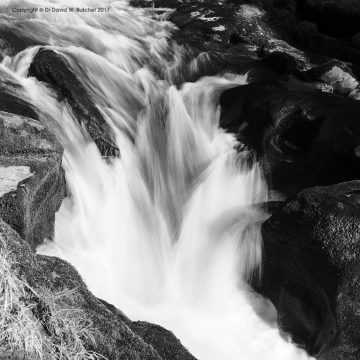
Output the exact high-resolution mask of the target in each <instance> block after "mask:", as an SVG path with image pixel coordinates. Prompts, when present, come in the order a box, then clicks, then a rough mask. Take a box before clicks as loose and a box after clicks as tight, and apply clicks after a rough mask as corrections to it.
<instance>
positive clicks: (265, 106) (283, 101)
mask: <svg viewBox="0 0 360 360" xmlns="http://www.w3.org/2000/svg"><path fill="white" fill-rule="evenodd" d="M220 104H221V106H222V114H221V120H220V121H221V122H220V125H221V126H222V127H223V128H225V129H228V130H229V131H230V132H234V133H236V134H237V136H238V138H239V140H241V141H242V142H243V143H244V144H245V145H247V146H248V147H249V148H250V149H252V150H254V151H255V152H256V153H257V154H258V155H259V157H260V158H261V159H263V161H264V167H265V171H266V173H267V174H268V180H269V182H270V187H271V188H273V189H275V190H278V191H281V192H283V193H285V194H287V195H289V194H294V193H296V192H297V191H299V190H301V189H303V188H305V187H309V186H314V185H322V184H324V185H328V184H334V183H337V182H341V181H347V180H353V179H358V178H360V162H359V161H360V160H359V158H358V155H357V147H358V146H359V144H360V127H359V122H358V114H359V112H360V103H359V102H358V101H354V100H352V99H349V98H345V97H341V96H336V95H333V94H331V93H326V92H322V91H319V90H317V89H316V88H315V86H313V88H311V87H310V86H308V87H306V85H304V84H302V83H299V84H297V83H295V85H292V84H291V83H288V84H281V83H275V82H273V83H269V82H261V83H253V84H249V85H246V86H240V87H236V88H233V89H230V90H227V91H225V92H224V93H223V94H222V96H221V99H220Z"/></svg>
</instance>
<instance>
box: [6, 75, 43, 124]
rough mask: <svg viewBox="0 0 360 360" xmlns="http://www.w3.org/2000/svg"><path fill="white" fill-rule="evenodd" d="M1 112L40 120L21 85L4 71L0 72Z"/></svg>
mask: <svg viewBox="0 0 360 360" xmlns="http://www.w3.org/2000/svg"><path fill="white" fill-rule="evenodd" d="M0 111H4V112H8V113H12V114H16V115H20V116H24V117H28V118H31V119H35V120H37V119H38V115H37V113H36V111H35V109H34V107H33V106H32V105H31V104H30V102H29V101H28V100H27V98H26V96H25V95H24V93H23V90H22V87H21V85H20V84H19V83H18V82H17V81H16V80H15V79H14V78H13V77H11V76H10V75H9V74H8V73H5V72H4V71H3V70H0Z"/></svg>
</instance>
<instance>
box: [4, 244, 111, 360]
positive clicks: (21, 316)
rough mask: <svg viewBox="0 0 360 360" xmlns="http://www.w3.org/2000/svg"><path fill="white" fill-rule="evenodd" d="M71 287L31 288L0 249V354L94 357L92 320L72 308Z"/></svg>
mask: <svg viewBox="0 0 360 360" xmlns="http://www.w3.org/2000/svg"><path fill="white" fill-rule="evenodd" d="M77 298H78V295H77V293H76V292H75V291H69V290H64V291H61V292H56V293H55V292H51V291H49V290H46V289H37V290H36V291H35V290H34V289H32V288H31V287H30V286H29V285H27V284H26V283H24V282H23V281H22V280H21V279H20V278H19V277H18V276H17V274H16V271H14V261H13V259H12V257H11V254H9V253H8V252H7V251H6V250H4V249H0V356H2V357H1V358H4V356H6V357H7V358H9V359H10V358H11V359H36V360H37V359H39V360H50V359H58V360H80V359H81V360H98V359H105V358H104V357H103V356H101V355H99V354H97V353H95V352H92V351H88V350H87V349H86V348H85V343H87V344H89V343H93V344H95V339H94V336H93V334H92V331H91V330H92V327H91V325H92V323H91V321H90V320H89V319H88V318H87V317H86V314H85V313H84V312H83V311H82V310H80V309H77V308H76V301H77Z"/></svg>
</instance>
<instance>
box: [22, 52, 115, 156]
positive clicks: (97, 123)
mask: <svg viewBox="0 0 360 360" xmlns="http://www.w3.org/2000/svg"><path fill="white" fill-rule="evenodd" d="M29 76H34V77H36V78H37V79H38V80H40V81H43V82H45V83H48V84H49V85H50V86H51V87H52V88H53V89H54V90H55V91H56V93H57V94H58V96H59V99H60V100H65V101H67V102H68V103H69V105H70V106H71V108H72V110H73V112H74V114H75V116H76V118H77V119H78V120H79V122H80V123H83V124H84V125H85V128H86V129H87V131H88V133H89V135H90V136H91V138H92V139H93V141H94V142H95V144H96V145H97V147H98V148H99V150H100V152H101V153H102V154H103V155H106V156H113V155H117V154H118V152H119V150H118V148H117V145H116V144H115V142H114V141H113V139H112V136H111V135H112V132H111V129H110V126H109V125H108V124H107V123H106V121H105V119H104V118H103V116H102V114H101V113H100V111H99V110H98V108H97V107H96V105H95V104H94V103H93V101H92V100H91V98H90V95H89V94H88V93H87V91H86V88H85V87H84V85H83V84H82V82H81V80H80V79H79V78H78V77H77V76H76V74H75V73H74V72H73V71H72V70H71V66H70V64H69V63H68V61H67V60H66V59H65V57H64V56H62V55H61V54H59V53H57V52H55V51H53V50H49V49H46V48H42V49H40V50H39V51H38V52H37V54H36V55H35V57H34V59H33V61H32V63H31V65H30V67H29Z"/></svg>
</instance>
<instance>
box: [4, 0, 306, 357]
mask: <svg viewBox="0 0 360 360" xmlns="http://www.w3.org/2000/svg"><path fill="white" fill-rule="evenodd" d="M2 3H4V1H3V2H2ZM75 3H76V6H78V7H81V6H99V5H104V6H110V11H109V12H107V13H101V14H99V13H96V14H89V13H69V12H67V13H59V12H49V13H40V12H27V13H24V14H12V13H11V8H12V6H13V4H14V1H5V3H4V5H2V13H3V15H2V21H3V22H5V23H7V24H9V26H13V31H17V33H18V35H19V36H20V37H22V36H23V37H24V38H25V37H26V38H27V39H30V40H32V41H34V44H33V45H32V46H30V47H28V48H26V49H25V50H23V51H21V52H19V53H18V54H17V55H15V56H10V55H8V56H5V57H4V60H3V61H2V64H1V70H2V71H5V72H7V73H8V74H9V76H13V77H14V78H15V79H16V80H17V81H18V82H19V83H21V84H22V86H23V90H21V92H22V94H21V95H22V96H24V97H27V98H28V99H29V101H31V102H32V104H34V106H35V107H36V108H37V109H38V112H39V114H40V115H41V119H42V120H43V121H44V122H46V123H47V124H50V125H49V126H50V127H51V130H52V131H53V132H54V133H55V134H56V136H57V138H58V140H59V141H60V143H61V144H62V145H63V147H64V157H63V167H64V169H65V172H66V179H67V184H68V187H69V190H70V193H71V195H70V196H69V197H67V198H66V199H65V200H64V201H63V204H62V206H61V208H60V210H59V212H58V213H57V214H56V224H55V237H54V239H52V240H47V241H46V242H45V243H44V244H43V245H42V246H40V248H39V249H38V251H39V252H40V253H43V254H48V255H56V256H59V257H61V258H63V259H66V260H68V261H69V262H70V263H72V264H73V265H74V266H75V267H76V268H77V269H78V271H79V272H80V274H81V275H82V277H83V279H84V280H85V282H86V283H87V285H88V286H89V288H90V290H91V291H92V292H93V293H94V294H95V295H96V296H98V297H100V298H103V299H105V300H107V301H108V302H110V303H112V304H114V305H116V306H117V307H118V308H119V309H121V310H122V311H123V312H124V313H125V314H126V315H128V316H129V317H130V318H131V319H132V320H146V321H150V322H152V323H156V324H160V325H162V326H164V327H165V328H167V329H169V330H171V331H173V332H174V333H175V335H176V336H177V337H178V338H179V339H180V340H181V342H182V343H183V344H184V345H185V346H186V347H187V348H188V349H189V350H190V352H191V353H192V354H193V355H194V356H195V357H197V358H198V359H199V360H219V359H221V360H240V359H241V360H250V359H251V360H267V359H269V360H270V359H271V360H281V359H284V360H289V359H291V360H292V359H294V360H300V359H307V358H308V356H307V355H306V354H305V353H304V352H303V351H301V350H299V349H297V348H296V347H295V346H294V345H293V344H291V343H290V342H288V341H286V340H285V339H284V338H283V337H281V336H280V332H279V329H278V328H277V326H276V314H275V310H274V308H273V307H272V306H271V305H270V303H269V302H268V301H266V300H265V299H262V298H260V297H259V296H256V295H255V294H253V293H252V292H251V291H250V289H249V288H248V287H247V285H246V280H248V279H249V278H250V277H251V276H261V236H260V223H261V222H262V221H263V220H264V219H265V218H266V214H264V213H262V212H261V211H260V210H259V209H258V207H256V206H254V205H256V204H258V203H261V202H264V201H266V199H267V190H266V184H265V182H264V179H263V178H262V174H261V169H260V167H259V165H258V164H251V162H249V161H248V157H249V155H248V154H247V153H246V152H240V153H239V152H238V151H237V150H236V148H238V145H239V144H237V143H236V140H235V138H234V137H233V136H232V135H231V134H227V133H225V132H224V131H223V130H221V129H220V128H219V126H218V123H219V112H220V109H219V106H218V100H219V96H220V94H221V92H222V91H223V90H225V89H227V88H231V87H234V86H238V85H243V84H245V83H246V76H239V75H231V74H229V75H227V76H223V77H207V78H202V79H200V80H198V81H197V82H194V83H184V84H183V85H182V86H180V87H179V86H178V87H177V86H175V85H173V79H175V78H176V77H177V76H178V73H179V72H181V69H182V66H181V64H182V61H183V55H184V51H185V50H184V49H182V48H180V47H179V46H177V45H175V44H173V43H172V42H171V40H170V34H171V31H172V30H173V26H172V25H171V24H170V23H168V22H166V21H165V20H162V19H157V20H154V19H150V18H148V17H145V16H144V15H143V13H142V12H141V11H140V10H135V9H132V8H130V7H129V6H128V5H127V4H126V2H124V1H111V5H109V4H110V2H106V1H104V2H103V3H102V2H101V1H90V0H87V1H85V0H84V1H79V0H77V1H76V2H73V3H72V2H71V1H65V0H64V1H61V0H57V1H45V0H43V1H41V0H37V1H36V2H30V1H29V2H26V1H17V2H16V4H18V5H19V6H20V7H26V6H27V7H28V8H30V7H31V6H35V5H36V6H42V7H46V6H47V7H49V8H53V7H54V8H64V6H72V5H74V4H75ZM99 3H100V4H99ZM5 10H8V12H7V13H6V11H5ZM4 14H5V15H4ZM15 18H16V19H17V23H16V24H15V21H14V19H15ZM14 29H15V30H14ZM35 40H36V41H37V42H36V41H35ZM39 42H41V43H43V44H47V47H48V48H50V49H53V50H54V51H56V52H58V53H60V54H62V55H63V56H64V57H65V58H66V59H67V60H68V62H69V64H70V66H71V68H72V70H73V71H74V72H75V73H76V74H77V76H78V77H79V79H81V81H82V83H83V85H84V86H85V88H86V89H87V91H88V94H89V96H91V98H92V100H93V101H94V103H95V104H96V106H97V107H98V109H99V110H100V111H101V113H102V115H103V116H104V118H105V119H106V120H107V122H108V123H109V124H110V126H111V128H112V130H113V133H114V137H115V138H116V143H117V145H118V147H119V149H120V153H121V155H120V157H119V158H113V159H106V158H102V157H101V155H100V153H99V151H98V149H97V147H96V146H95V144H94V143H93V142H92V141H91V140H90V138H89V136H88V135H87V134H86V131H85V130H84V129H83V128H82V127H81V126H79V125H78V122H77V121H76V119H75V115H74V114H73V113H72V111H71V108H70V107H69V106H68V105H67V104H66V103H65V102H60V101H59V100H58V99H57V97H56V96H55V94H54V93H53V91H52V90H51V89H50V88H49V87H47V86H45V85H44V84H42V83H40V82H39V81H37V80H36V79H35V78H30V77H27V73H28V68H29V65H30V63H31V61H32V59H33V57H34V55H35V54H36V52H37V50H38V48H39V46H38V45H36V44H37V43H39ZM5 52H6V50H5ZM190 65H191V66H190V68H193V69H196V66H197V64H196V62H193V63H192V64H190ZM19 91H20V90H19ZM265 320H266V321H265Z"/></svg>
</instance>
